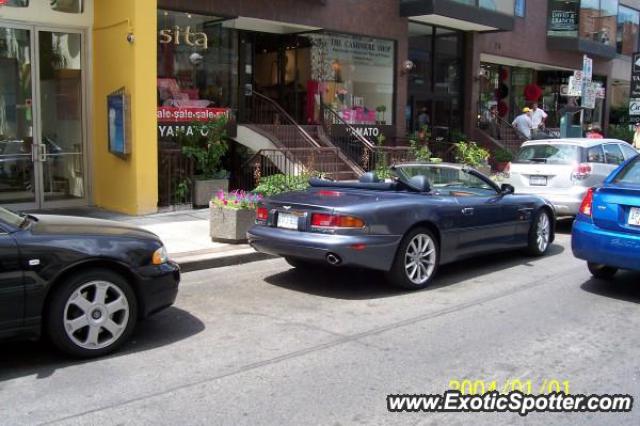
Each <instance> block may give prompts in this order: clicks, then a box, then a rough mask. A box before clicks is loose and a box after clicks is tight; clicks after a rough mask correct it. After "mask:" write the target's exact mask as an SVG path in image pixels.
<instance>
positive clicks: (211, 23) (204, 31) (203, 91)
mask: <svg viewBox="0 0 640 426" xmlns="http://www.w3.org/2000/svg"><path fill="white" fill-rule="evenodd" d="M237 52H238V46H237V34H236V33H235V30H231V29H228V28H224V26H223V23H222V21H221V20H220V19H219V18H217V17H213V16H203V15H195V14H191V13H182V12H171V11H163V10H160V11H158V104H159V106H163V107H177V108H190V109H193V108H195V109H202V110H203V111H200V112H206V108H234V109H235V108H236V107H237V96H238V77H237V68H238V58H237V55H238V54H237Z"/></svg>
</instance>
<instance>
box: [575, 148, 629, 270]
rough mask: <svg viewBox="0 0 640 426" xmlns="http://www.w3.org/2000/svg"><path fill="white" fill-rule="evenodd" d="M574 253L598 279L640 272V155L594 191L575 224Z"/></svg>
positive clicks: (592, 189) (591, 191) (586, 199)
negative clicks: (622, 272)
mask: <svg viewBox="0 0 640 426" xmlns="http://www.w3.org/2000/svg"><path fill="white" fill-rule="evenodd" d="M571 246H572V248H573V254H574V255H575V256H576V257H577V258H579V259H584V260H586V261H587V266H588V267H589V270H590V271H591V273H592V274H593V275H594V276H595V277H597V278H611V277H613V275H615V273H616V272H617V271H618V269H633V270H640V156H637V157H635V158H634V159H632V160H629V161H628V162H627V163H625V164H624V165H622V166H621V167H620V168H618V169H617V170H615V171H614V172H613V173H611V175H610V176H609V177H608V178H607V179H606V180H605V181H604V184H603V185H602V187H599V188H591V189H590V190H589V192H588V193H587V195H586V196H585V198H584V201H583V202H582V206H580V212H579V213H578V215H577V216H576V220H575V222H574V223H573V232H572V238H571Z"/></svg>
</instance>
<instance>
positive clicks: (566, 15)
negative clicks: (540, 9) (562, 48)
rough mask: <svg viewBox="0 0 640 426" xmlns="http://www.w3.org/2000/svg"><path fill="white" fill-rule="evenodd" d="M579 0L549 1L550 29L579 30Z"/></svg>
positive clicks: (559, 30)
mask: <svg viewBox="0 0 640 426" xmlns="http://www.w3.org/2000/svg"><path fill="white" fill-rule="evenodd" d="M578 6H579V2H577V1H566V0H550V1H549V27H548V30H549V31H558V32H569V31H578V16H579V15H578Z"/></svg>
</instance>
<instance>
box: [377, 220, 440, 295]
mask: <svg viewBox="0 0 640 426" xmlns="http://www.w3.org/2000/svg"><path fill="white" fill-rule="evenodd" d="M439 261H440V247H438V241H437V239H436V238H435V236H434V235H433V232H431V231H430V230H429V229H426V228H417V229H414V230H412V231H411V232H409V233H408V234H407V235H405V237H404V238H403V239H402V242H401V243H400V247H399V249H398V253H396V258H395V260H394V262H393V266H392V267H391V270H390V271H389V272H388V279H389V281H390V282H391V283H392V284H394V285H396V286H399V287H403V288H408V289H411V290H418V289H421V288H425V287H427V286H428V285H429V284H430V283H431V281H432V280H433V277H434V276H435V274H436V271H437V270H438V263H439Z"/></svg>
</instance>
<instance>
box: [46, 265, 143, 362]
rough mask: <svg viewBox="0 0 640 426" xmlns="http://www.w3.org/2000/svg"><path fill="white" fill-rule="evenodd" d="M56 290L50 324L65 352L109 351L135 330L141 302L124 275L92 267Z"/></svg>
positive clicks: (80, 354) (97, 353)
mask: <svg viewBox="0 0 640 426" xmlns="http://www.w3.org/2000/svg"><path fill="white" fill-rule="evenodd" d="M53 291H55V293H54V294H53V296H52V298H51V301H50V304H49V306H48V315H47V318H46V321H47V323H46V327H47V331H48V335H49V338H50V339H51V341H52V343H53V344H54V345H55V346H57V347H58V348H59V349H60V350H62V351H63V352H66V353H67V354H70V355H73V356H78V357H83V358H89V357H96V356H101V355H105V354H107V353H110V352H112V351H114V350H116V349H117V348H118V347H119V346H121V345H122V344H123V343H124V342H125V341H126V340H127V338H128V337H129V336H130V335H131V333H132V332H133V328H134V326H135V323H136V318H137V310H138V306H137V301H136V297H135V294H134V292H133V290H132V288H131V286H130V285H129V283H128V282H127V281H126V280H125V279H124V278H123V277H122V276H120V275H118V274H116V273H114V272H112V271H109V270H106V269H91V270H87V271H82V272H79V273H77V274H75V275H73V276H72V277H70V279H68V280H67V281H66V282H65V283H63V284H62V285H61V286H60V287H58V288H56V289H54V290H53Z"/></svg>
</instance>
